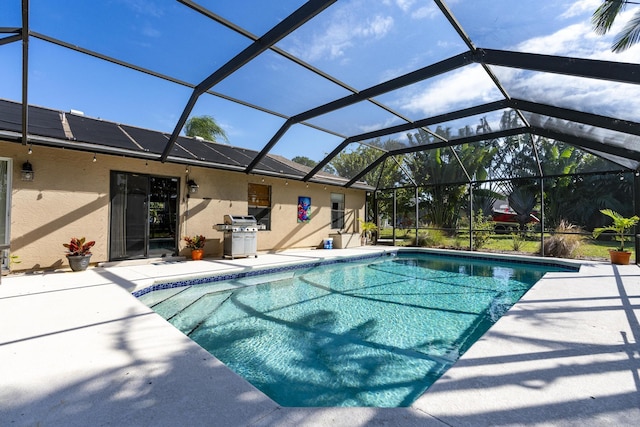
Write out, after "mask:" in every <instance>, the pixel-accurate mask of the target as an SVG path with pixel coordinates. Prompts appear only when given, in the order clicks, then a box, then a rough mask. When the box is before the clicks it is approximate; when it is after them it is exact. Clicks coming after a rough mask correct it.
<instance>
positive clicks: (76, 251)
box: [62, 237, 96, 256]
mask: <svg viewBox="0 0 640 427" xmlns="http://www.w3.org/2000/svg"><path fill="white" fill-rule="evenodd" d="M95 244H96V242H95V240H91V241H89V242H87V241H85V238H84V237H81V238H79V239H78V238H77V237H72V238H71V241H70V242H69V243H63V244H62V246H64V247H65V248H67V249H68V250H69V253H67V256H81V255H91V248H92V247H93V245H95Z"/></svg>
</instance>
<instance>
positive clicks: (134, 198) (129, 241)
mask: <svg viewBox="0 0 640 427" xmlns="http://www.w3.org/2000/svg"><path fill="white" fill-rule="evenodd" d="M177 201H178V178H167V177H157V176H150V175H142V174H133V173H128V172H111V224H110V227H111V228H110V245H109V248H110V254H109V259H110V260H112V261H115V260H123V259H136V258H150V257H162V256H170V255H174V254H175V253H176V252H177V244H178V242H177V233H176V230H177V225H178V215H177V207H178V203H177Z"/></svg>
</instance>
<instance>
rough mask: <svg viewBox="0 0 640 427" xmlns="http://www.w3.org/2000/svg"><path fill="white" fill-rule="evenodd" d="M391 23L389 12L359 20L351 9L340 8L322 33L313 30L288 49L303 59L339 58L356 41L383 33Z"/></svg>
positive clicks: (390, 26)
mask: <svg viewBox="0 0 640 427" xmlns="http://www.w3.org/2000/svg"><path fill="white" fill-rule="evenodd" d="M393 25H394V20H393V18H392V17H390V16H384V15H381V14H380V15H375V16H373V17H371V18H369V19H367V20H366V21H362V20H361V19H360V18H359V16H358V15H357V14H354V13H352V11H351V10H349V9H342V10H339V11H337V12H336V13H335V15H334V16H333V18H332V19H331V24H330V25H329V26H327V27H326V28H325V29H324V31H323V32H322V33H317V34H314V35H313V36H312V39H311V40H310V41H309V42H305V43H304V46H302V47H301V46H299V47H298V48H296V49H292V52H293V53H294V54H298V55H300V56H301V57H302V58H304V59H305V60H307V61H317V60H319V59H336V58H341V57H344V56H345V55H346V54H347V51H348V50H349V49H350V48H352V47H353V46H355V45H357V44H360V43H364V42H366V41H367V40H368V39H380V38H382V37H384V36H385V35H386V34H387V33H388V32H389V31H391V29H392V28H393Z"/></svg>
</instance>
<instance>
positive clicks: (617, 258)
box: [609, 251, 631, 265]
mask: <svg viewBox="0 0 640 427" xmlns="http://www.w3.org/2000/svg"><path fill="white" fill-rule="evenodd" d="M609 256H610V257H611V264H618V265H629V258H631V252H627V251H624V252H623V251H609Z"/></svg>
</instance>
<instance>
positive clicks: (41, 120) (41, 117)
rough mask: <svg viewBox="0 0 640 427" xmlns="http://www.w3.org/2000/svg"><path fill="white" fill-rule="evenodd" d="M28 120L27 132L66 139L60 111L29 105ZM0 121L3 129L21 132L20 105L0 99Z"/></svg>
mask: <svg viewBox="0 0 640 427" xmlns="http://www.w3.org/2000/svg"><path fill="white" fill-rule="evenodd" d="M28 121H29V127H28V132H29V134H32V135H40V136H46V137H51V138H62V139H66V136H65V133H64V129H63V127H62V121H61V119H60V113H59V112H57V111H54V110H48V109H46V108H40V107H33V106H31V107H29V111H28ZM0 123H1V124H2V128H3V129H6V130H10V131H13V132H21V131H22V105H21V104H19V103H17V102H10V101H5V100H0Z"/></svg>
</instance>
